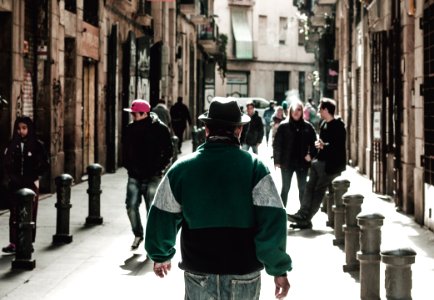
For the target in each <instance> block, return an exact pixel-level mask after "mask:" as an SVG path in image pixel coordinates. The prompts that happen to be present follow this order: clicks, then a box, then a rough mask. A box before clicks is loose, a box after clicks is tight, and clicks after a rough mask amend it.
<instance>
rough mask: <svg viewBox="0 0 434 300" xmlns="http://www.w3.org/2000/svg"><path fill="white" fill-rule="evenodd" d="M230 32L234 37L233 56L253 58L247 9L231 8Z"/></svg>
mask: <svg viewBox="0 0 434 300" xmlns="http://www.w3.org/2000/svg"><path fill="white" fill-rule="evenodd" d="M231 21H232V32H233V38H234V43H233V45H234V56H235V58H237V59H252V58H253V38H252V32H251V28H250V25H249V21H248V17H247V10H246V9H240V8H236V7H234V8H232V10H231Z"/></svg>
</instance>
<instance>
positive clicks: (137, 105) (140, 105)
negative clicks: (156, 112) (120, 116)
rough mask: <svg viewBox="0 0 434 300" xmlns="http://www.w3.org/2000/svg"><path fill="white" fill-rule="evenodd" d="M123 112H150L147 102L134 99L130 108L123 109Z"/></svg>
mask: <svg viewBox="0 0 434 300" xmlns="http://www.w3.org/2000/svg"><path fill="white" fill-rule="evenodd" d="M124 111H128V112H146V113H147V112H150V111H151V106H150V105H149V103H148V101H146V100H142V99H136V100H134V101H133V103H131V108H124Z"/></svg>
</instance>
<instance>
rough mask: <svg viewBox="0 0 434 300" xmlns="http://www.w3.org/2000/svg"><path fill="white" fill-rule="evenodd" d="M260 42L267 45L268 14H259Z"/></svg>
mask: <svg viewBox="0 0 434 300" xmlns="http://www.w3.org/2000/svg"><path fill="white" fill-rule="evenodd" d="M258 24H259V28H258V42H259V43H260V44H261V45H267V44H268V39H267V36H268V35H267V16H259V22H258Z"/></svg>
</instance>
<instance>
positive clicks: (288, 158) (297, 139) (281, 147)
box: [273, 119, 317, 169]
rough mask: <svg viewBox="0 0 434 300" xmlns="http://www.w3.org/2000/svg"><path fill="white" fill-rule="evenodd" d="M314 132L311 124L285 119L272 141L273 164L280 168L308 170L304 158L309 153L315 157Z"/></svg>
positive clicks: (307, 163) (307, 164)
mask: <svg viewBox="0 0 434 300" xmlns="http://www.w3.org/2000/svg"><path fill="white" fill-rule="evenodd" d="M315 141H316V132H315V129H314V128H313V126H312V124H311V123H309V122H307V121H305V120H301V121H299V122H295V121H293V120H291V119H289V120H288V119H287V120H285V121H283V122H281V123H280V125H279V127H278V128H277V132H276V135H275V137H274V141H273V158H274V164H279V165H280V167H281V168H283V169H288V168H289V167H292V168H309V166H310V162H308V161H306V160H305V159H304V157H305V156H306V155H307V154H308V153H310V156H311V157H312V159H313V158H314V157H315V156H316V154H317V150H316V148H315Z"/></svg>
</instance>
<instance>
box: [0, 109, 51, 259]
mask: <svg viewBox="0 0 434 300" xmlns="http://www.w3.org/2000/svg"><path fill="white" fill-rule="evenodd" d="M4 165H5V170H6V176H7V178H8V180H9V184H8V192H9V193H8V199H9V207H10V217H9V241H10V244H9V245H8V246H6V247H4V248H3V249H2V251H3V252H5V253H15V251H16V245H17V242H18V236H17V234H18V221H19V220H18V205H19V203H17V202H15V201H14V198H13V194H14V193H15V192H16V191H18V190H20V189H22V188H28V189H31V190H32V191H34V192H35V194H36V196H35V198H34V199H33V201H32V222H34V224H35V226H34V227H33V230H32V242H35V237H36V218H37V214H38V201H39V177H40V176H42V175H43V174H44V173H45V172H47V171H48V169H49V159H48V155H47V152H46V151H45V148H44V145H43V143H42V142H41V141H40V140H38V139H37V137H36V132H35V126H34V123H33V121H32V119H31V118H30V117H27V116H21V117H17V118H16V120H15V124H14V131H13V136H12V140H11V141H10V143H9V145H8V147H7V148H6V150H5V152H4ZM2 196H4V195H2Z"/></svg>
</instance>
